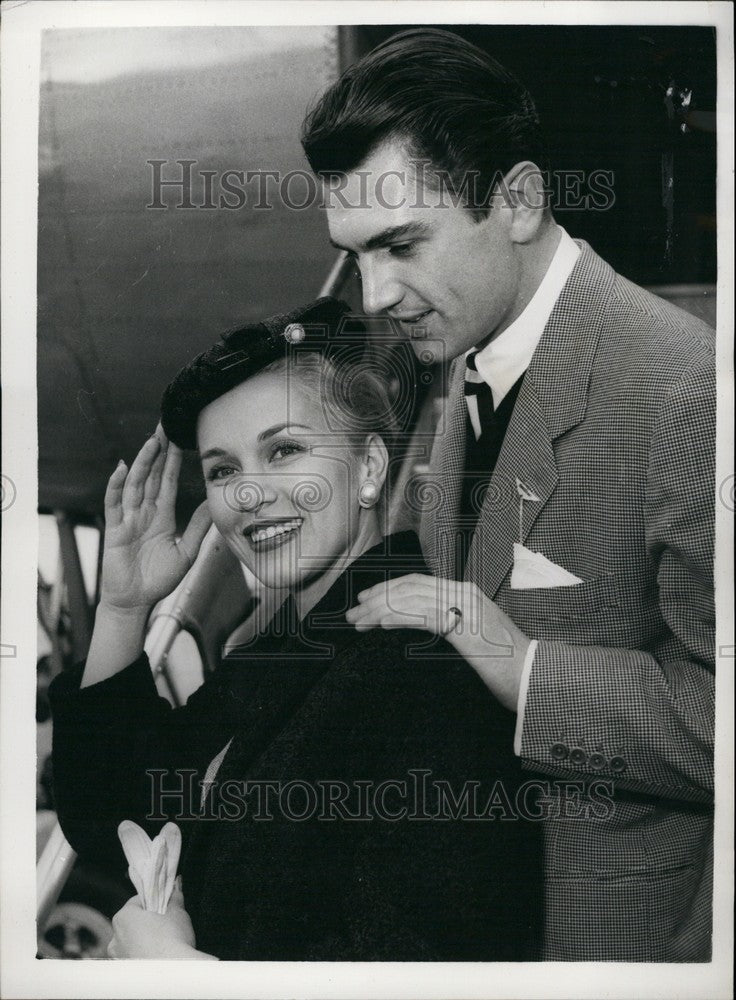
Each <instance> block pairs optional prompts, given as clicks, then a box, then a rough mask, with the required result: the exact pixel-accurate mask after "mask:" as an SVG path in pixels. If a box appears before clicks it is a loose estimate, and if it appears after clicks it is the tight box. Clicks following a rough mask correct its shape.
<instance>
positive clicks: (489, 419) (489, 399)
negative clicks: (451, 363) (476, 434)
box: [465, 351, 494, 437]
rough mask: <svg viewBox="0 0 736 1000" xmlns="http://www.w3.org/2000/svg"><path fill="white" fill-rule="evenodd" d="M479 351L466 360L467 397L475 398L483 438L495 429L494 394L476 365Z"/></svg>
mask: <svg viewBox="0 0 736 1000" xmlns="http://www.w3.org/2000/svg"><path fill="white" fill-rule="evenodd" d="M477 353H478V352H477V351H473V353H472V354H468V356H467V358H466V359H465V363H466V369H465V397H466V400H467V399H468V397H475V400H476V403H477V405H478V421H479V423H480V433H481V437H482V436H483V435H484V434H485V433H486V432H487V431H491V430H492V429H493V427H494V407H493V393H492V392H491V387H490V386H489V385H488V383H487V382H486V381H485V380H484V379H483V376H482V375H481V374H480V372H479V371H478V369H477V368H476V364H475V355H476V354H477Z"/></svg>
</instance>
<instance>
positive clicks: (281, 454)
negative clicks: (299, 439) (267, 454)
mask: <svg viewBox="0 0 736 1000" xmlns="http://www.w3.org/2000/svg"><path fill="white" fill-rule="evenodd" d="M298 451H304V448H303V447H302V446H301V445H299V444H297V443H296V442H295V441H282V442H281V443H280V444H277V445H274V447H273V448H272V449H271V458H272V459H274V458H277V459H278V458H288V457H289V455H294V454H295V453H296V452H298Z"/></svg>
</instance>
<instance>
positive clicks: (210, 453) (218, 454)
mask: <svg viewBox="0 0 736 1000" xmlns="http://www.w3.org/2000/svg"><path fill="white" fill-rule="evenodd" d="M226 454H227V452H225V451H223V450H222V448H208V450H207V451H205V452H200V455H199V460H200V462H204V460H205V459H206V458H222V456H223V455H226Z"/></svg>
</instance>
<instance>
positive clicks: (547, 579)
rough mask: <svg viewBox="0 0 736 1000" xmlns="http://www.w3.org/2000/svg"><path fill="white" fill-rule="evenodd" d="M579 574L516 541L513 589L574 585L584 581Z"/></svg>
mask: <svg viewBox="0 0 736 1000" xmlns="http://www.w3.org/2000/svg"><path fill="white" fill-rule="evenodd" d="M583 582H584V581H583V580H581V579H580V577H579V576H575V575H574V574H573V573H568V571H567V570H566V569H563V568H562V566H558V565H557V564H556V563H553V562H551V561H550V560H549V559H547V557H546V556H543V555H542V553H541V552H532V551H531V549H528V548H526V546H524V545H520V544H519V543H518V542H515V543H514V568H513V570H512V571H511V589H512V590H530V589H531V588H533V587H572V586H573V585H574V584H576V583H583Z"/></svg>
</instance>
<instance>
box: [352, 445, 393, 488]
mask: <svg viewBox="0 0 736 1000" xmlns="http://www.w3.org/2000/svg"><path fill="white" fill-rule="evenodd" d="M387 475H388V450H387V448H386V445H385V444H384V443H383V438H382V437H381V435H380V434H370V435H369V436H368V437H367V438H366V439H365V443H364V446H363V455H362V458H361V462H360V481H359V483H358V487H361V486H362V485H363V483H365V482H367V481H368V480H370V481H371V482H372V483H374V484H375V487H376V489H377V490H378V492H379V493H380V492H381V489H382V488H383V484H384V483H385V481H386V476H387Z"/></svg>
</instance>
